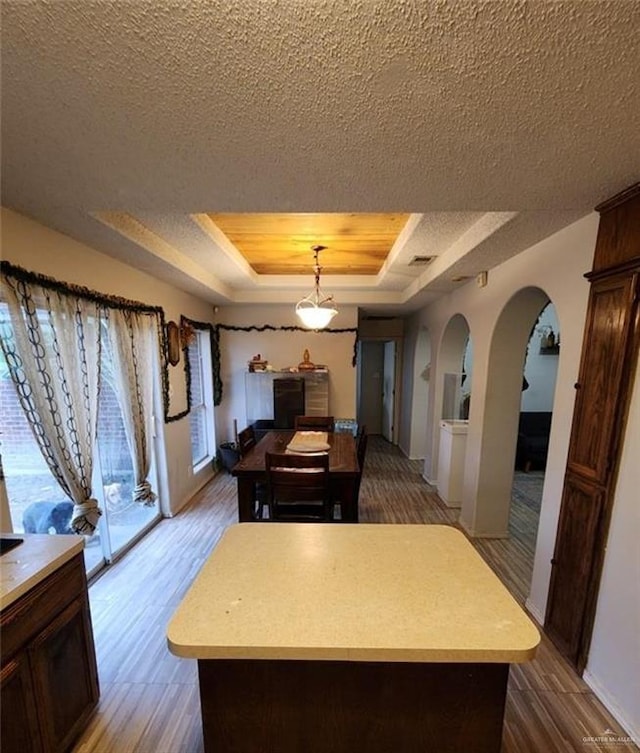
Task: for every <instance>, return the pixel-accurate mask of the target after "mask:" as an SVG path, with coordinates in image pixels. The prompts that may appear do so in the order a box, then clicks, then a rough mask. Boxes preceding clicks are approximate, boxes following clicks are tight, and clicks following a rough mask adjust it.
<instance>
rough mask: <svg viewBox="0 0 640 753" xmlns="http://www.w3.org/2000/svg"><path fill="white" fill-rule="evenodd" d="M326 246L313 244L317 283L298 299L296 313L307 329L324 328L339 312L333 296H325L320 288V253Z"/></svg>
mask: <svg viewBox="0 0 640 753" xmlns="http://www.w3.org/2000/svg"><path fill="white" fill-rule="evenodd" d="M325 248H326V246H312V247H311V250H312V251H313V254H314V256H313V260H314V266H313V270H314V272H315V278H316V279H315V285H314V288H313V291H312V292H311V293H309V295H308V296H306V298H303V299H302V300H301V301H298V303H297V304H296V314H297V315H298V317H299V319H300V321H301V322H302V324H303V326H304V327H307V329H316V330H318V329H324V328H325V327H326V326H328V324H329V322H330V321H331V320H332V319H333V317H334V316H335V315H336V314H337V313H338V309H337V308H336V307H335V305H334V303H333V296H332V295H329V296H324V294H323V293H322V291H321V290H320V263H319V261H318V254H319V253H320V251H322V250H323V249H325Z"/></svg>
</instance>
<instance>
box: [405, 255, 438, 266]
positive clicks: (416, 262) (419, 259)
mask: <svg viewBox="0 0 640 753" xmlns="http://www.w3.org/2000/svg"><path fill="white" fill-rule="evenodd" d="M435 258H436V257H435V256H414V257H413V259H411V261H410V262H409V266H410V267H426V266H427V264H430V263H431V262H432V261H433V260H434V259H435Z"/></svg>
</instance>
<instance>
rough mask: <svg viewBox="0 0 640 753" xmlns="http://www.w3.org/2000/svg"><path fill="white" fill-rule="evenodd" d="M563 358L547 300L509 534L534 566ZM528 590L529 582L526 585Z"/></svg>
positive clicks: (532, 339)
mask: <svg viewBox="0 0 640 753" xmlns="http://www.w3.org/2000/svg"><path fill="white" fill-rule="evenodd" d="M559 354H560V328H559V324H558V318H557V316H556V310H555V307H554V305H553V303H551V301H548V302H547V303H546V304H545V305H544V307H543V308H542V310H541V311H540V313H539V315H538V317H537V319H536V320H535V323H534V325H533V327H532V330H531V334H530V336H529V342H528V343H527V349H526V355H525V363H524V370H523V376H522V395H521V400H520V415H519V419H518V436H517V440H516V457H515V468H514V474H513V486H512V491H511V500H512V502H511V509H510V513H509V535H510V536H512V537H515V538H517V539H518V540H519V541H520V542H521V543H522V546H523V547H524V549H525V551H526V552H527V557H528V558H530V560H531V563H532V566H533V557H534V553H535V546H536V538H537V533H538V524H539V522H540V508H541V505H542V491H543V488H544V478H545V470H546V464H547V454H548V450H549V436H550V433H551V418H552V415H553V401H554V396H555V388H556V376H557V373H558V358H559ZM526 585H527V587H529V585H530V582H529V583H527V584H526Z"/></svg>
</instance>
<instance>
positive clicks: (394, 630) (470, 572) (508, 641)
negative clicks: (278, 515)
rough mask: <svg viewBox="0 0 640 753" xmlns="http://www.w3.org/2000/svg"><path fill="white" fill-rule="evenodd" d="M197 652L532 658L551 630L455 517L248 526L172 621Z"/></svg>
mask: <svg viewBox="0 0 640 753" xmlns="http://www.w3.org/2000/svg"><path fill="white" fill-rule="evenodd" d="M167 635H168V643H169V648H170V650H171V651H172V652H173V653H174V654H176V655H178V656H182V657H188V658H195V659H299V660H334V661H341V660H342V661H373V662H375V661H380V662H482V663H487V662H493V663H511V662H524V661H528V660H530V659H532V658H533V656H534V655H535V651H536V647H537V645H538V643H539V640H540V635H539V633H538V631H537V629H536V627H535V626H534V625H533V623H532V622H531V620H530V619H529V618H528V617H527V615H526V614H525V613H524V611H523V609H522V608H521V607H520V606H519V605H518V604H517V603H516V601H515V600H514V599H513V597H512V596H511V595H510V594H509V592H508V591H507V590H506V588H505V587H504V586H503V585H502V583H501V582H500V581H499V580H498V578H497V576H496V575H495V574H494V573H493V572H492V571H491V569H490V568H489V567H488V566H487V565H486V564H485V562H484V561H483V560H482V558H481V557H480V555H479V554H478V553H477V552H476V550H475V549H474V548H473V546H472V545H471V544H470V543H469V542H468V541H467V539H466V538H465V536H464V535H463V534H462V533H461V532H460V531H458V530H456V529H455V528H452V527H450V526H437V525H371V524H360V525H344V526H339V525H333V524H322V523H319V524H309V523H302V524H295V523H286V524H263V525H258V524H254V523H240V524H237V525H234V526H231V527H230V528H229V529H228V530H227V531H226V532H225V534H224V536H223V537H222V539H221V540H220V542H219V543H218V545H217V546H216V548H215V550H214V551H213V553H212V555H211V557H210V558H209V560H208V561H207V562H206V563H205V565H204V567H203V568H202V570H201V572H200V574H199V575H198V576H197V578H196V580H195V581H194V583H193V584H192V586H191V588H190V589H189V591H188V593H187V595H186V596H185V598H184V600H183V602H182V603H181V605H180V606H179V608H178V610H177V611H176V613H175V615H174V616H173V618H172V620H171V623H170V625H169V628H168V634H167Z"/></svg>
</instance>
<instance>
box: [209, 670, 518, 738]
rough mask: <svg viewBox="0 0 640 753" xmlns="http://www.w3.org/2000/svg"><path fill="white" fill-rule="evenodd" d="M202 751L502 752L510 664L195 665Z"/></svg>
mask: <svg viewBox="0 0 640 753" xmlns="http://www.w3.org/2000/svg"><path fill="white" fill-rule="evenodd" d="M198 673H199V678H200V699H201V706H202V724H203V731H204V749H205V752H206V753H214V752H215V753H256V751H260V753H302V752H304V753H329V752H330V753H355V752H356V751H363V752H364V751H366V753H391V752H393V753H470V752H471V751H473V753H499V751H500V745H501V739H502V720H503V714H504V704H505V698H506V690H507V679H508V673H509V665H508V664H479V663H478V664H460V663H443V664H439V663H433V664H432V663H404V662H401V663H396V662H348V661H298V660H295V661H291V660H290V661H279V660H238V659H215V660H209V659H200V660H198Z"/></svg>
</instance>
